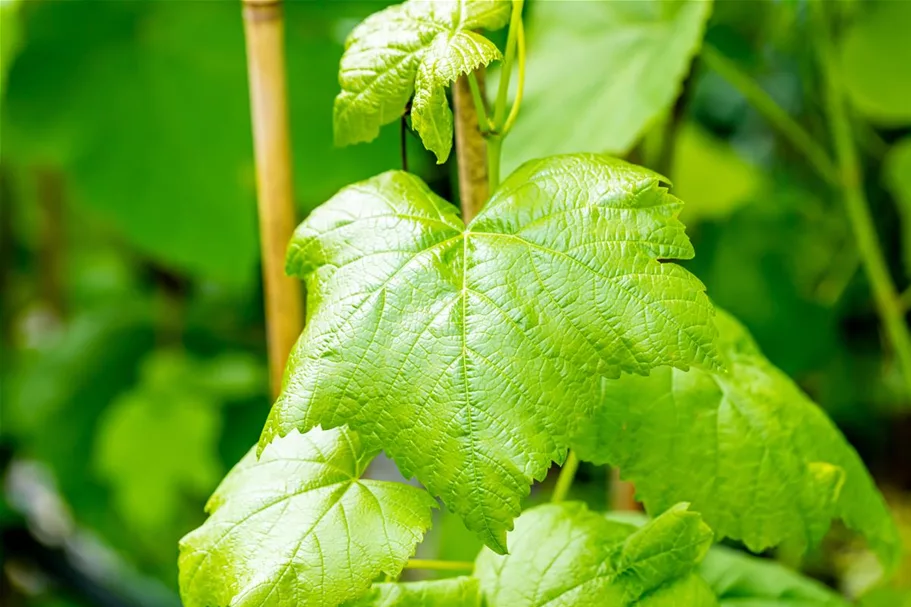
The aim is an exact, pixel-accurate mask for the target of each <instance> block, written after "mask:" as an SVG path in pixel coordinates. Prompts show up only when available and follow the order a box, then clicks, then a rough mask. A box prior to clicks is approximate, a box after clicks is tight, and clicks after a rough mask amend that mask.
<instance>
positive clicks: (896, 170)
mask: <svg viewBox="0 0 911 607" xmlns="http://www.w3.org/2000/svg"><path fill="white" fill-rule="evenodd" d="M883 171H884V179H885V182H886V187H887V188H889V190H890V191H891V192H892V196H893V198H895V203H896V205H897V206H898V212H899V216H900V217H901V222H902V250H903V251H904V262H905V272H906V273H907V274H908V275H909V276H911V137H908V138H905V139H902V140H901V141H899V142H898V143H896V144H895V145H894V146H892V149H890V150H889V154H888V155H887V156H886V159H885V161H884V162H883Z"/></svg>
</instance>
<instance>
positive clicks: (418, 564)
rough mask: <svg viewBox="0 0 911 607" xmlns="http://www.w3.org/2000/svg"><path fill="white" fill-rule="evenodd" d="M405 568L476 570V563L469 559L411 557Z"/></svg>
mask: <svg viewBox="0 0 911 607" xmlns="http://www.w3.org/2000/svg"><path fill="white" fill-rule="evenodd" d="M405 569H432V570H434V571H469V572H470V571H474V563H470V562H468V561H437V560H431V559H410V560H409V561H408V562H407V563H405Z"/></svg>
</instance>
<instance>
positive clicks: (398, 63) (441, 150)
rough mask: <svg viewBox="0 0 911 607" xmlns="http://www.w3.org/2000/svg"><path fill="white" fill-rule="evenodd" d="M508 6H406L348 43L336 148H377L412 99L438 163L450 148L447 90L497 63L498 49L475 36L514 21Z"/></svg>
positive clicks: (414, 0)
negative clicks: (460, 79) (466, 75)
mask: <svg viewBox="0 0 911 607" xmlns="http://www.w3.org/2000/svg"><path fill="white" fill-rule="evenodd" d="M509 14H510V3H509V2H506V1H503V0H458V1H456V2H427V1H425V0H409V1H407V2H405V3H403V4H397V5H395V6H391V7H389V8H387V9H385V10H383V11H380V12H378V13H375V14H373V15H371V16H370V17H368V18H367V19H366V20H364V22H363V23H361V24H360V25H358V26H357V27H356V28H355V29H354V31H353V32H352V33H351V35H350V36H349V37H348V40H347V41H346V43H345V54H344V55H343V56H342V61H341V66H340V68H339V83H340V84H341V87H342V92H341V93H339V95H338V97H337V98H336V100H335V139H336V143H337V144H339V145H350V144H353V143H360V142H364V141H372V140H373V139H375V138H376V137H377V136H378V135H379V132H380V127H381V126H383V125H384V124H389V123H390V122H393V121H394V120H397V119H398V118H399V117H400V116H402V114H404V112H405V106H406V105H407V103H408V100H409V99H411V96H412V94H413V95H414V112H415V115H414V117H413V124H414V127H415V129H416V130H417V131H418V133H419V134H420V135H421V139H422V141H424V144H425V145H426V146H427V147H428V149H430V150H432V151H433V152H434V153H435V154H436V155H437V159H438V161H439V162H440V163H442V162H444V161H445V160H446V158H447V157H448V156H449V152H450V149H451V147H452V113H451V112H450V110H449V104H448V102H447V101H446V97H445V91H444V87H445V86H446V85H447V84H449V83H450V82H452V81H453V80H455V79H456V78H457V77H458V76H459V75H461V74H464V73H467V72H470V71H473V70H475V69H476V68H477V67H479V66H481V65H487V64H488V63H490V62H491V61H493V60H494V59H497V58H499V56H500V53H499V51H498V50H497V48H496V46H494V45H493V43H491V42H490V41H488V40H486V39H485V38H483V37H481V36H479V35H477V34H475V33H473V32H471V31H470V30H472V29H479V28H484V29H489V30H495V29H499V28H501V27H503V26H504V25H506V23H507V22H508V21H509Z"/></svg>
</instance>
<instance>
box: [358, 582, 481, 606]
mask: <svg viewBox="0 0 911 607" xmlns="http://www.w3.org/2000/svg"><path fill="white" fill-rule="evenodd" d="M345 607H481V590H480V587H479V585H478V580H476V579H475V578H473V577H456V578H450V579H446V580H434V581H426V582H409V583H405V584H395V583H384V584H374V585H373V588H372V589H371V590H370V592H369V593H367V594H366V595H365V596H363V597H361V598H360V599H357V600H356V601H352V602H351V603H346V605H345Z"/></svg>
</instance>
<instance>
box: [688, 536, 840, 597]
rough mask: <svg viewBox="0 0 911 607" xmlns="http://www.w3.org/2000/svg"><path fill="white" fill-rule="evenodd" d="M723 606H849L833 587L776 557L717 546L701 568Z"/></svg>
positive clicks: (707, 556)
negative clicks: (801, 573) (782, 562)
mask: <svg viewBox="0 0 911 607" xmlns="http://www.w3.org/2000/svg"><path fill="white" fill-rule="evenodd" d="M699 574H700V575H701V576H702V579H704V580H705V581H706V582H707V583H708V584H709V586H711V588H712V590H713V591H714V592H715V594H716V596H717V597H718V600H719V602H720V604H721V607H847V606H848V602H847V601H846V600H845V599H843V598H842V597H841V596H840V595H838V594H837V593H835V592H834V591H833V590H832V589H831V588H827V587H826V586H824V585H823V584H821V583H819V582H817V581H816V580H813V579H810V578H807V577H804V576H802V575H800V574H799V573H797V572H796V571H792V570H791V569H788V568H786V567H784V566H782V565H780V564H778V563H776V562H775V561H771V560H768V559H762V558H758V557H754V556H749V555H747V554H744V553H742V552H737V551H736V550H731V549H730V548H725V547H724V546H715V547H714V548H712V549H711V550H710V551H709V553H708V554H707V555H706V557H705V559H704V560H703V561H702V565H701V566H700V568H699Z"/></svg>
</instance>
